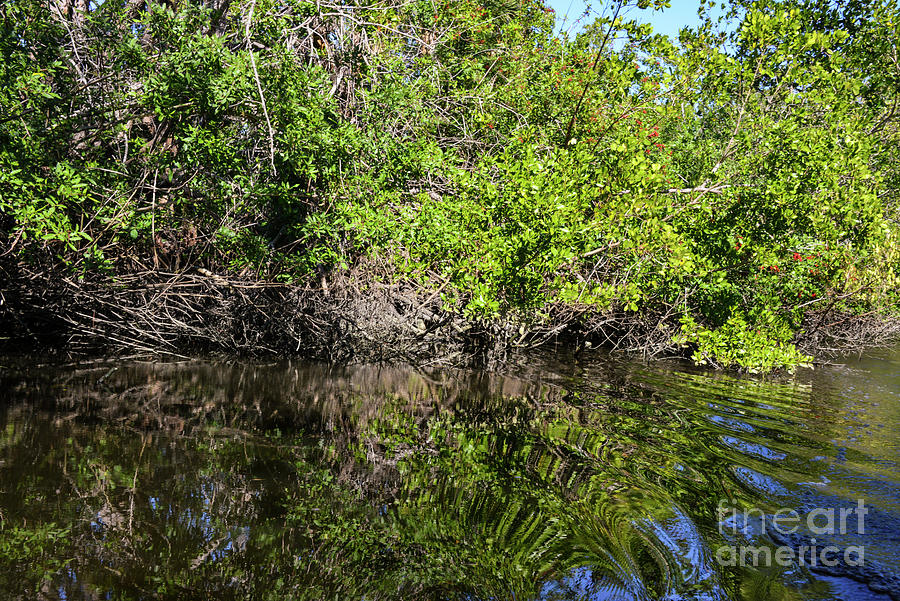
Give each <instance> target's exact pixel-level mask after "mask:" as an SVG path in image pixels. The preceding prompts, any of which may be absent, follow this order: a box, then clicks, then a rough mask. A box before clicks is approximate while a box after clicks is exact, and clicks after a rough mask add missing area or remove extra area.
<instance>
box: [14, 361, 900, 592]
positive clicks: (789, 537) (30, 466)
mask: <svg viewBox="0 0 900 601" xmlns="http://www.w3.org/2000/svg"><path fill="white" fill-rule="evenodd" d="M842 522H843V523H842ZM814 563H815V565H813V564H814ZM891 598H893V599H894V600H898V599H900V355H897V354H893V355H892V354H888V355H886V356H884V357H883V358H880V359H869V360H865V361H861V362H851V363H848V364H847V365H842V366H833V367H823V368H819V369H817V370H816V371H814V372H806V373H802V374H799V375H797V376H796V377H792V378H782V379H776V380H768V381H763V380H760V379H750V378H737V377H733V376H727V375H723V374H711V373H707V372H702V371H697V370H692V369H690V368H687V367H684V366H672V365H669V366H666V365H659V364H657V365H647V364H644V363H640V362H635V361H625V360H621V359H616V358H608V357H607V358H600V359H597V360H595V361H593V362H592V363H589V364H586V365H575V364H574V362H572V361H560V360H555V361H554V360H552V359H546V358H540V357H536V358H534V359H533V360H531V361H530V362H529V363H528V364H527V366H524V367H521V368H517V369H516V370H513V372H512V373H511V374H508V375H504V376H499V375H491V374H486V373H479V372H471V371H448V370H422V369H418V370H417V369H412V368H406V367H375V366H361V367H348V368H335V367H328V366H322V365H315V364H306V363H303V364H299V363H287V362H285V363H273V364H244V363H224V362H182V363H158V362H156V363H148V362H140V361H130V362H127V361H126V362H121V361H120V362H113V363H110V362H97V363H79V364H66V365H59V364H42V363H41V362H40V361H39V360H34V359H28V360H26V359H21V358H19V359H15V358H13V359H10V358H6V359H0V599H67V600H76V599H262V600H268V599H272V600H279V601H280V600H289V599H341V600H343V599H368V600H376V599H467V600H468V599H472V600H474V599H523V600H524V599H610V600H643V599H672V600H674V599H709V600H718V599H723V600H724V599H735V600H737V599H746V600H749V601H762V600H801V599H851V600H869V599H871V600H877V599H883V600H887V599H891Z"/></svg>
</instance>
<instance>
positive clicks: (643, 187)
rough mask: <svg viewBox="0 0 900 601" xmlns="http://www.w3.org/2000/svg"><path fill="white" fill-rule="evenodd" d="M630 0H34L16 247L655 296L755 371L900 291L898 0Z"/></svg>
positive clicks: (663, 308) (146, 264)
mask: <svg viewBox="0 0 900 601" xmlns="http://www.w3.org/2000/svg"><path fill="white" fill-rule="evenodd" d="M639 4H640V5H641V6H640V8H643V9H647V10H656V9H663V8H664V4H665V3H664V2H662V1H656V2H654V3H648V2H646V1H644V0H642V1H641V2H640V3H639ZM629 8H635V7H629V6H627V5H614V6H610V7H608V9H607V10H606V12H605V13H604V15H605V16H603V17H601V18H598V19H597V20H596V21H595V22H594V23H593V24H590V25H588V26H587V27H585V29H584V31H583V32H582V33H580V34H578V35H577V36H575V37H574V38H569V37H565V36H560V35H556V34H554V15H553V13H552V11H551V10H550V9H547V8H545V7H544V5H543V4H541V3H540V2H539V1H529V2H519V1H513V0H485V1H483V2H479V1H475V0H464V1H460V2H445V3H442V4H441V3H434V2H431V1H427V2H426V1H414V2H407V1H402V2H401V1H399V0H382V1H380V2H375V3H369V2H355V1H351V2H332V3H329V2H309V1H307V0H288V1H280V2H272V1H271V0H235V1H230V0H223V1H222V2H199V1H196V0H190V1H189V0H181V1H177V2H176V1H174V0H173V1H170V2H154V1H150V2H143V1H140V0H138V1H135V0H130V1H120V2H103V3H97V4H94V3H88V2H84V1H83V0H52V1H51V2H50V4H49V6H48V5H47V3H45V2H43V1H38V0H10V1H7V2H4V3H3V5H2V7H0V56H2V59H0V80H2V87H0V236H2V239H4V240H5V242H4V246H5V247H6V248H5V252H6V253H8V254H16V255H18V257H20V258H21V259H22V260H24V261H30V262H38V263H40V262H44V263H46V262H47V261H48V260H52V261H55V262H58V263H63V264H65V265H66V266H67V268H68V269H69V270H71V271H73V272H75V273H82V274H83V273H85V272H96V271H105V272H109V273H110V274H115V273H119V272H122V271H128V270H135V269H145V268H152V269H160V268H164V269H169V270H176V271H178V270H185V269H195V268H198V267H202V268H209V269H213V270H214V271H221V270H230V271H232V272H235V273H245V274H250V273H253V274H256V276H258V277H262V278H266V279H275V280H283V281H303V280H304V279H305V278H308V277H310V276H311V275H314V276H315V277H316V278H319V277H321V276H322V275H323V274H327V273H329V271H331V270H346V269H350V268H352V267H355V266H359V265H362V266H363V269H364V270H369V272H370V273H371V274H373V277H375V275H376V274H377V275H378V277H387V278H391V279H394V280H403V281H407V282H412V283H414V284H415V285H417V286H420V287H422V288H424V289H426V290H427V291H428V292H429V293H431V292H435V293H440V295H441V296H440V298H441V299H442V300H443V303H444V305H445V308H446V309H447V310H450V311H455V312H460V313H464V314H465V315H467V316H469V317H470V318H472V319H492V318H496V317H498V316H505V317H507V318H510V317H512V318H514V319H517V320H520V321H522V322H535V321H540V320H542V319H544V318H546V316H548V315H549V314H551V313H553V312H554V311H559V310H561V309H564V310H568V311H572V314H573V315H579V316H584V315H590V314H595V313H598V312H604V311H612V310H615V311H619V312H625V313H627V314H632V315H640V316H645V317H646V316H652V318H653V319H654V320H657V321H658V324H659V325H658V329H662V330H664V331H666V332H668V334H667V339H668V340H670V341H671V342H672V343H673V344H682V345H685V346H688V347H690V348H691V349H692V352H693V353H694V357H695V359H696V360H698V361H703V362H705V361H714V362H716V363H718V364H722V365H741V366H745V367H749V368H754V369H755V368H762V369H766V368H771V367H775V366H780V365H787V366H790V365H796V364H798V363H803V362H805V361H807V358H805V357H804V356H803V355H801V354H800V353H799V352H797V351H796V349H795V348H794V346H793V345H792V341H794V339H795V336H796V335H797V332H798V331H800V330H801V329H802V328H803V327H804V324H806V325H807V326H808V325H809V323H810V322H811V321H812V322H815V323H816V324H821V323H822V322H823V321H826V322H827V321H831V320H832V319H831V318H830V317H827V315H828V314H829V313H830V314H831V315H837V314H841V315H843V314H854V313H855V314H862V313H868V312H875V311H883V310H885V309H887V310H889V311H896V308H897V303H898V297H897V289H898V286H897V284H898V281H900V280H898V277H900V250H898V248H900V246H898V244H897V237H898V231H900V230H898V227H897V219H898V206H900V204H898V196H897V190H898V183H900V170H898V166H897V163H898V160H897V156H898V154H897V152H896V150H895V148H896V145H897V143H898V142H900V131H898V118H900V114H898V113H897V103H898V90H900V63H898V56H897V47H898V41H900V40H898V38H900V33H898V29H900V10H898V7H897V5H896V3H893V2H891V1H890V0H858V1H856V0H854V1H852V2H846V3H840V4H834V3H830V2H826V1H825V0H757V1H753V2H750V1H747V0H734V1H733V2H732V3H731V5H730V6H729V12H728V14H727V15H726V17H725V19H726V20H725V21H724V22H722V23H716V22H715V20H714V19H713V18H711V17H709V16H706V17H705V18H704V20H703V23H702V25H701V26H699V27H697V28H695V29H685V30H682V32H681V34H680V36H679V39H678V40H671V39H668V38H665V37H662V36H657V35H653V34H652V32H651V30H650V28H649V27H648V26H646V25H639V24H638V23H637V22H635V21H630V20H627V19H625V18H623V17H622V16H621V15H624V14H630V15H633V14H634V12H633V11H631V12H629V11H628V10H627V9H629ZM701 8H702V7H701ZM51 258H52V259H51ZM811 315H813V316H815V318H814V319H812V320H811V319H810V316H811ZM654 323H656V322H654Z"/></svg>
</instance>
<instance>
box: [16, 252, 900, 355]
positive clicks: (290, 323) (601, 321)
mask: <svg viewBox="0 0 900 601" xmlns="http://www.w3.org/2000/svg"><path fill="white" fill-rule="evenodd" d="M12 267H13V268H12V269H9V268H7V269H3V270H0V273H2V275H3V276H4V278H3V279H5V280H6V283H5V284H4V286H3V288H2V292H0V294H2V303H0V350H5V351H6V352H9V351H22V350H27V351H32V350H42V349H43V350H46V349H51V350H54V351H57V352H63V353H71V354H75V355H82V354H83V355H96V354H98V353H101V354H102V353H110V354H113V355H115V354H123V353H124V354H128V353H131V354H133V353H144V354H149V355H157V354H159V355H170V356H181V357H185V356H187V357H190V356H197V355H211V356H233V357H254V358H255V357H284V358H304V359H311V360H320V361H326V362H329V363H334V364H352V363H388V362H403V363H408V364H412V365H419V366H446V367H480V368H484V369H489V370H494V369H500V368H502V367H504V366H505V365H507V364H508V363H509V362H510V357H511V356H512V355H513V354H515V353H518V352H522V351H529V350H538V349H547V348H550V347H554V346H556V347H558V346H560V345H562V346H564V347H566V348H568V349H570V352H572V353H573V354H574V356H575V357H576V360H577V358H578V357H580V356H581V354H582V353H583V352H584V351H585V350H589V349H592V348H596V349H604V350H608V351H620V352H624V353H626V354H632V355H638V356H643V357H644V358H647V359H665V358H689V357H690V350H691V349H690V347H687V346H685V345H679V344H678V343H677V342H676V341H675V340H674V338H675V336H676V335H677V332H678V321H677V314H673V313H672V312H671V311H669V312H665V311H660V312H659V313H657V314H653V315H648V314H638V313H628V312H625V311H614V310H610V311H598V310H591V309H590V308H585V307H574V306H562V305H561V306H554V307H552V308H551V310H550V311H549V312H547V313H546V314H545V315H544V316H543V317H535V316H524V317H523V316H505V317H502V318H498V319H493V320H472V319H467V318H466V317H465V316H464V315H463V314H462V312H461V311H445V310H444V309H443V308H442V307H441V300H440V298H439V295H438V294H437V293H436V292H434V291H429V290H423V289H415V288H414V287H413V286H412V285H410V284H403V283H395V284H385V283H383V282H379V281H377V280H376V279H375V278H374V277H372V276H371V275H370V274H367V273H366V272H364V271H347V272H339V273H337V274H333V275H332V276H331V277H332V279H331V281H329V280H328V279H327V278H325V277H323V278H322V279H321V280H320V283H319V285H312V286H311V285H305V286H304V285H297V284H285V283H277V282H267V281H262V280H257V279H253V278H239V277H234V276H226V275H219V274H213V273H211V272H209V271H208V270H205V269H201V270H193V271H192V272H181V273H174V272H165V271H131V272H126V273H121V274H116V275H112V276H105V275H97V274H94V275H89V276H88V277H86V278H85V279H82V280H78V279H75V277H74V276H73V275H71V274H65V273H48V272H31V271H30V270H29V269H28V268H27V267H26V266H24V265H23V264H21V263H19V264H17V265H15V266H12ZM898 338H900V322H898V321H897V320H892V319H891V318H890V316H889V315H881V314H877V313H869V314H864V315H849V314H839V313H831V314H829V313H827V312H824V311H823V312H819V313H810V314H808V315H807V317H806V319H805V320H804V325H803V328H802V329H801V330H800V331H799V332H798V335H797V337H796V339H795V340H794V344H795V345H796V346H797V348H798V349H799V350H801V351H802V352H804V353H808V354H810V355H812V356H813V357H814V359H815V361H816V362H817V363H820V362H822V361H826V360H828V359H831V358H836V357H841V356H848V355H851V354H857V353H862V352H865V351H867V350H872V349H875V348H881V347H887V346H890V345H891V344H892V343H893V342H896V340H897V339H898ZM712 366H713V367H717V366H716V365H715V364H713V365H712Z"/></svg>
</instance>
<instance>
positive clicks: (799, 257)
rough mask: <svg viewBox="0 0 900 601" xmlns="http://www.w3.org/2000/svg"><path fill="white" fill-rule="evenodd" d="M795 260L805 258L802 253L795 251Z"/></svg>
mask: <svg viewBox="0 0 900 601" xmlns="http://www.w3.org/2000/svg"><path fill="white" fill-rule="evenodd" d="M794 260H795V261H802V260H803V257H802V256H801V255H800V253H794Z"/></svg>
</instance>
